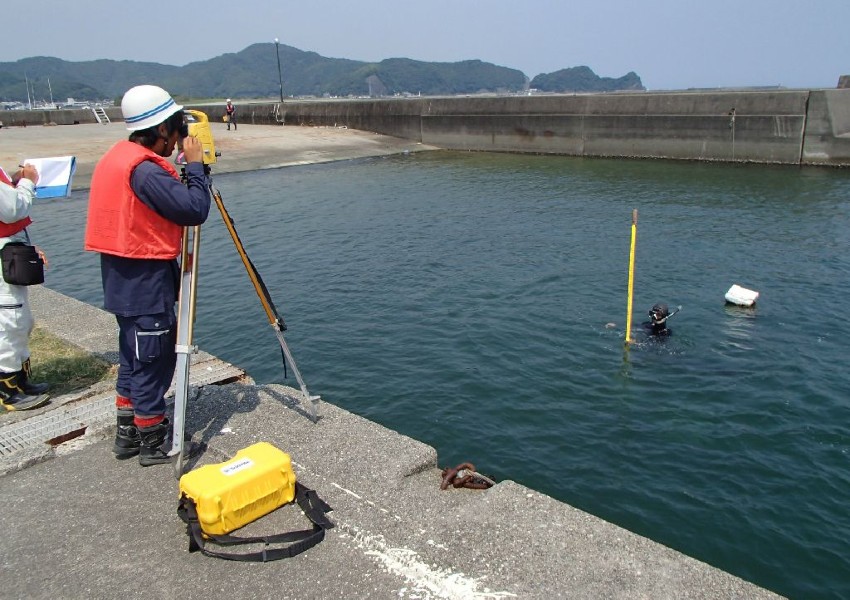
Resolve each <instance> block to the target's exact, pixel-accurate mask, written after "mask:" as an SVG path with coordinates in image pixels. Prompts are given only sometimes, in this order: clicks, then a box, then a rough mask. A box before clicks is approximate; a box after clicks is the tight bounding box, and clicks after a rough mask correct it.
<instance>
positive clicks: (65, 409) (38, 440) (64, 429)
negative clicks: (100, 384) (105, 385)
mask: <svg viewBox="0 0 850 600" xmlns="http://www.w3.org/2000/svg"><path fill="white" fill-rule="evenodd" d="M114 418H115V395H114V394H113V393H112V392H110V393H109V394H108V395H106V396H103V397H101V398H95V399H93V400H87V401H85V402H78V403H74V404H69V405H66V406H62V407H59V408H57V409H55V410H52V411H50V412H47V413H44V414H43V415H39V416H37V417H32V418H29V419H27V420H25V421H20V422H19V423H12V424H10V425H7V426H5V427H2V428H0V456H6V455H9V454H12V453H14V452H18V451H20V450H23V449H25V448H32V447H34V446H38V445H39V444H44V443H46V442H47V441H48V440H52V439H54V438H57V437H59V436H62V435H65V434H67V433H69V432H71V431H74V430H76V429H80V428H83V427H87V426H89V425H92V424H94V423H98V422H108V421H110V420H111V419H114Z"/></svg>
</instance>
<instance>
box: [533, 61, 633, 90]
mask: <svg viewBox="0 0 850 600" xmlns="http://www.w3.org/2000/svg"><path fill="white" fill-rule="evenodd" d="M530 87H532V88H534V89H537V90H540V91H541V92H613V91H617V90H643V89H646V88H644V87H643V83H641V80H640V77H638V76H637V74H636V73H635V72H634V71H630V72H628V73H627V74H625V75H623V76H622V77H619V78H617V79H613V78H611V77H599V76H598V75H597V74H596V73H594V72H593V71H592V70H591V69H590V67H572V68H569V69H561V70H560V71H555V72H554V73H543V74H541V75H538V76H537V77H535V78H534V79H532V80H531V84H530Z"/></svg>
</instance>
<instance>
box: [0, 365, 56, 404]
mask: <svg viewBox="0 0 850 600" xmlns="http://www.w3.org/2000/svg"><path fill="white" fill-rule="evenodd" d="M22 378H23V371H15V372H14V373H0V406H2V407H3V408H4V409H5V410H32V409H34V408H39V407H41V406H44V405H45V404H47V403H48V402H50V396H48V395H47V394H27V393H26V392H25V391H24V389H23V388H22V387H21V379H22Z"/></svg>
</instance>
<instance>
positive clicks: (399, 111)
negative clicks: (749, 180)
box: [2, 89, 850, 166]
mask: <svg viewBox="0 0 850 600" xmlns="http://www.w3.org/2000/svg"><path fill="white" fill-rule="evenodd" d="M193 107H194V108H197V109H199V110H203V111H204V112H206V113H207V114H208V115H209V116H210V119H211V120H214V121H220V120H221V117H222V116H223V114H224V104H223V103H221V104H206V105H195V106H193ZM238 109H239V113H238V114H239V119H240V122H241V123H243V124H274V123H278V124H283V125H315V126H336V127H341V126H344V127H349V128H353V129H360V130H365V131H374V132H377V133H382V134H386V135H392V136H396V137H400V138H406V139H410V140H415V141H418V142H422V143H424V144H429V145H432V146H438V147H442V148H447V149H452V150H475V151H491V152H520V153H533V154H561V155H569V156H588V157H599V156H607V157H631V158H667V159H682V160H700V161H728V162H761V163H777V164H789V165H829V166H850V89H835V90H756V91H699V92H633V93H614V94H610V93H609V94H573V95H547V96H469V97H434V98H431V97H426V98H422V97H411V98H391V99H383V98H382V99H327V100H291V101H286V102H285V103H283V104H282V105H281V104H280V103H277V102H262V101H260V102H256V101H255V102H245V103H242V104H240V105H239V106H238ZM106 112H107V114H108V115H109V116H110V118H111V119H113V120H120V119H121V113H120V109H119V108H117V107H113V108H109V109H107V111H106ZM2 120H3V121H4V122H5V124H6V125H17V124H21V123H22V122H24V121H26V122H28V123H29V124H36V123H40V122H44V123H51V122H52V123H57V124H60V125H61V124H72V123H75V122H93V121H94V114H93V113H92V112H91V111H85V110H73V111H70V110H56V111H8V112H6V113H3V115H2Z"/></svg>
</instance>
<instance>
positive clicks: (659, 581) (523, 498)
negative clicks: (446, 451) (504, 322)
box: [0, 287, 778, 599]
mask: <svg viewBox="0 0 850 600" xmlns="http://www.w3.org/2000/svg"><path fill="white" fill-rule="evenodd" d="M31 291H32V293H31V297H32V306H33V311H34V313H35V316H36V322H37V324H38V325H39V326H41V327H44V328H45V329H47V330H48V331H50V332H52V333H54V334H56V335H58V336H60V337H61V338H63V339H66V340H68V341H71V342H73V343H75V344H77V345H78V346H80V347H82V348H83V349H84V350H86V351H88V352H92V353H95V354H97V355H100V356H102V357H104V358H106V359H107V360H110V361H111V362H113V363H114V362H115V359H116V357H117V354H116V352H115V350H116V348H115V323H114V318H113V317H112V315H109V314H107V313H106V312H104V311H102V310H100V309H99V308H96V307H93V306H91V305H88V304H85V303H82V302H80V301H78V300H75V299H73V298H69V297H67V296H64V295H62V294H59V293H58V292H55V291H52V290H50V289H47V288H43V287H37V288H32V290H31ZM246 381H248V382H247V383H229V384H225V385H212V384H210V385H203V386H195V387H193V388H192V389H191V392H190V405H189V410H188V419H187V435H189V434H191V436H192V438H193V439H194V440H195V441H200V442H203V443H205V444H206V446H207V449H206V451H205V453H204V454H203V455H202V456H201V457H200V459H199V460H198V462H197V463H195V462H190V466H195V465H196V464H203V463H208V462H220V461H221V460H225V459H227V458H229V457H231V456H233V455H234V454H235V452H236V451H238V450H239V449H241V448H244V447H246V446H248V445H250V444H252V443H255V442H258V441H267V442H270V443H272V444H275V445H276V446H278V447H279V448H281V449H283V450H285V451H286V452H288V453H289V454H290V455H291V456H292V460H293V464H294V467H295V470H296V473H297V475H298V478H299V480H300V481H302V482H303V483H305V484H306V485H308V486H309V487H312V488H313V489H315V490H317V491H318V493H319V494H320V495H321V497H322V498H323V499H325V500H326V501H327V502H328V503H329V504H330V505H331V506H332V507H333V509H334V510H333V512H332V513H330V515H329V516H330V517H331V519H332V520H333V522H334V523H335V525H336V527H335V528H334V529H332V530H330V531H329V532H328V534H327V536H326V539H325V540H324V541H323V542H322V543H321V544H319V545H318V546H316V547H315V548H312V549H310V550H308V551H307V552H305V553H304V554H301V555H299V556H297V557H295V558H293V559H289V560H284V561H280V562H272V563H268V564H263V565H260V564H251V563H232V562H230V563H225V562H223V561H220V560H217V559H213V558H208V557H205V556H202V555H200V554H197V553H193V554H190V553H189V552H188V551H187V549H188V538H187V536H186V533H185V527H184V526H183V524H182V522H181V521H180V520H179V519H178V517H177V514H176V506H177V482H176V480H175V477H174V474H173V471H172V469H171V468H170V467H168V466H161V467H152V468H142V467H140V466H139V465H138V463H137V462H136V461H135V460H127V461H117V460H115V459H114V457H113V456H112V452H111V437H110V436H111V435H112V433H113V429H112V427H114V420H113V421H112V422H109V420H108V419H107V420H106V421H104V420H101V421H100V422H99V423H93V424H92V426H91V427H90V428H89V430H87V431H86V432H85V434H84V435H83V436H82V437H78V438H76V439H75V440H73V441H71V442H68V443H66V444H59V445H57V446H55V447H53V446H51V447H47V446H46V447H45V448H41V449H31V450H28V451H26V452H23V453H21V455H19V456H14V455H13V456H12V457H5V459H4V460H5V461H6V462H7V463H8V462H9V461H10V460H11V462H12V463H15V464H16V465H17V466H16V467H14V468H7V469H6V474H5V475H2V476H0V503H2V505H3V506H4V510H3V513H2V517H0V519H2V523H3V528H4V543H3V544H2V547H0V564H3V569H2V570H0V589H3V590H4V594H3V595H4V597H8V598H12V597H20V598H24V597H26V598H76V597H89V598H114V597H119V596H120V595H124V594H127V593H134V592H136V591H138V590H139V588H140V583H139V582H140V580H141V581H143V582H144V583H143V587H144V589H145V592H146V593H147V595H149V596H151V597H167V596H172V595H174V594H175V593H179V594H180V596H182V597H186V598H225V597H226V598H261V597H280V598H299V599H304V598H328V597H334V596H338V597H357V598H419V599H422V598H541V599H543V598H654V599H655V598H671V599H672V598H677V599H678V598H748V599H749V598H777V597H778V596H776V595H775V594H774V593H772V592H770V591H767V590H765V589H762V588H759V587H757V586H755V585H753V584H751V583H748V582H746V581H744V580H742V579H740V578H738V577H735V576H733V575H730V574H728V573H726V572H723V571H721V570H719V569H717V568H714V567H712V566H710V565H707V564H705V563H703V562H700V561H698V560H695V559H693V558H690V557H688V556H685V555H684V554H681V553H679V552H677V551H675V550H672V549H670V548H667V547H665V546H663V545H661V544H658V543H656V542H653V541H651V540H649V539H646V538H643V537H641V536H638V535H636V534H634V533H631V532H629V531H627V530H625V529H622V528H620V527H618V526H616V525H613V524H611V523H608V522H605V521H603V520H601V519H599V518H596V517H594V516H592V515H590V514H587V513H585V512H583V511H581V510H578V509H576V508H574V507H571V506H569V505H567V504H564V503H562V502H559V501H556V500H554V499H553V498H551V497H548V496H546V495H544V494H541V493H539V492H536V491H534V490H531V489H529V488H526V487H524V486H522V485H519V484H517V483H515V482H512V481H502V482H498V483H497V484H496V485H495V486H494V487H492V488H490V489H488V490H467V489H460V490H458V489H451V488H450V489H449V490H446V491H441V490H440V482H441V473H440V470H439V468H438V464H439V461H438V456H437V452H436V451H435V449H434V448H432V447H431V446H428V445H427V444H424V443H421V442H419V441H416V440H413V439H411V438H409V437H406V436H403V435H400V434H398V433H396V432H394V431H391V430H389V429H387V428H385V427H382V426H381V425H378V424H376V423H374V422H371V421H368V420H366V419H364V418H361V417H359V416H357V415H354V414H352V413H350V412H347V411H345V410H343V409H341V408H339V407H337V406H336V405H334V404H333V403H332V401H333V400H334V399H332V398H331V399H327V400H330V401H331V402H327V401H323V402H321V403H320V415H321V418H320V420H319V421H318V423H316V424H314V423H312V422H311V421H310V420H309V419H308V418H307V414H306V410H305V408H304V406H303V404H302V402H301V395H300V392H298V391H296V390H294V389H292V388H289V387H286V386H281V385H255V384H253V383H251V382H250V380H249V379H248V380H246ZM312 391H314V392H318V393H320V392H321V390H312ZM112 394H113V391H112V389H111V386H110V385H106V384H100V385H99V386H95V389H93V390H92V391H91V392H90V393H89V394H80V395H78V396H77V399H76V400H75V402H85V401H86V398H92V397H99V396H106V397H107V398H111V396H112ZM68 405H69V404H68V403H67V402H58V403H57V406H53V407H52V406H50V405H49V406H48V407H45V408H44V409H41V410H40V411H35V413H34V414H33V415H29V414H28V413H27V414H25V413H20V414H17V415H14V416H15V421H14V422H26V421H21V419H33V418H37V417H38V416H39V415H41V416H42V417H43V416H45V415H48V414H49V413H50V412H51V411H58V410H60V409H63V408H67V407H68ZM9 423H10V420H9V419H8V415H7V417H6V418H0V431H2V429H4V428H7V427H9ZM444 466H453V465H444ZM304 525H305V522H304V521H303V517H301V516H300V514H299V511H297V510H295V509H292V508H291V507H284V508H281V509H279V510H278V511H275V512H274V513H272V514H271V515H268V516H267V517H264V518H263V519H261V520H260V521H258V522H256V523H254V524H251V525H249V526H248V527H247V528H246V529H252V528H254V530H253V531H252V532H251V533H254V534H256V533H272V532H273V531H272V530H275V529H277V530H287V529H293V528H302V527H303V526H304ZM263 528H268V529H269V530H268V531H265V530H264V529H263ZM239 533H242V532H239ZM34 565H43V567H44V568H42V567H38V568H34Z"/></svg>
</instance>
